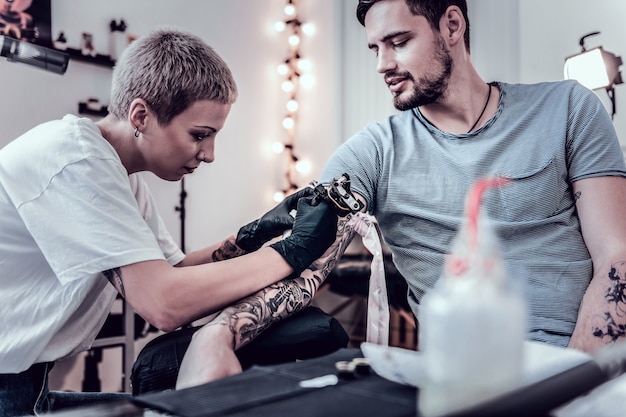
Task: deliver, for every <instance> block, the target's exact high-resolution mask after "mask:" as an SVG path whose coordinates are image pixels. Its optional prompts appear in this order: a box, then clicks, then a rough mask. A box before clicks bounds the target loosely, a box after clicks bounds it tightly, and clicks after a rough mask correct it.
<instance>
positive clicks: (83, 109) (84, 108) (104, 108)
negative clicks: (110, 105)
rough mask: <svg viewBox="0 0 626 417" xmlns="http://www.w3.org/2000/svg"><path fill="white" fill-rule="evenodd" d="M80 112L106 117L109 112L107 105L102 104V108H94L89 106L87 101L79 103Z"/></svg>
mask: <svg viewBox="0 0 626 417" xmlns="http://www.w3.org/2000/svg"><path fill="white" fill-rule="evenodd" d="M78 113H79V114H85V115H90V116H97V117H105V116H106V115H107V114H109V112H108V110H107V106H101V107H100V110H93V109H90V108H88V107H87V103H78Z"/></svg>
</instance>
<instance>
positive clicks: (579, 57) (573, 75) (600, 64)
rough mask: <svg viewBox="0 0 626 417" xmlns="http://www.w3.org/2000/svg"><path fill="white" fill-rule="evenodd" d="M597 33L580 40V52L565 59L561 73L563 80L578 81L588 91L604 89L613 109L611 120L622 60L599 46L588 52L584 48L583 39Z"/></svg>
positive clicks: (613, 112)
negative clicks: (615, 87)
mask: <svg viewBox="0 0 626 417" xmlns="http://www.w3.org/2000/svg"><path fill="white" fill-rule="evenodd" d="M599 33H600V32H592V33H588V34H586V35H585V36H583V37H582V38H580V41H579V45H580V47H581V48H582V51H581V52H580V53H578V54H576V55H572V56H569V57H567V58H565V67H564V70H563V72H564V76H565V79H570V80H571V79H573V80H578V81H579V82H580V83H581V84H582V85H584V86H585V87H587V88H589V89H590V90H597V89H600V88H604V89H606V91H607V94H608V95H609V98H610V99H611V105H612V107H613V109H612V112H611V118H613V116H615V89H614V86H615V85H617V84H622V83H623V80H622V75H621V73H620V71H619V67H620V66H621V65H622V58H621V57H618V56H615V54H612V53H611V52H607V51H605V50H604V49H603V48H602V47H601V46H599V47H596V48H593V49H590V50H587V49H586V48H585V39H586V38H588V37H589V36H594V35H598V34H599Z"/></svg>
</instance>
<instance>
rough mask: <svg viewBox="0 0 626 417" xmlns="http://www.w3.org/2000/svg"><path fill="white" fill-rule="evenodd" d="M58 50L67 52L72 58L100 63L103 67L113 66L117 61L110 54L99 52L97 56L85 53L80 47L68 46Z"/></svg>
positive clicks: (90, 62)
mask: <svg viewBox="0 0 626 417" xmlns="http://www.w3.org/2000/svg"><path fill="white" fill-rule="evenodd" d="M57 51H61V52H65V53H67V54H68V55H69V56H70V59H73V60H76V61H80V62H85V63H88V64H93V65H99V66H101V67H107V68H113V66H114V65H115V61H114V60H112V59H111V57H110V56H109V55H102V54H97V55H96V56H91V55H83V53H82V52H81V51H80V50H79V49H74V48H67V49H65V50H63V49H57Z"/></svg>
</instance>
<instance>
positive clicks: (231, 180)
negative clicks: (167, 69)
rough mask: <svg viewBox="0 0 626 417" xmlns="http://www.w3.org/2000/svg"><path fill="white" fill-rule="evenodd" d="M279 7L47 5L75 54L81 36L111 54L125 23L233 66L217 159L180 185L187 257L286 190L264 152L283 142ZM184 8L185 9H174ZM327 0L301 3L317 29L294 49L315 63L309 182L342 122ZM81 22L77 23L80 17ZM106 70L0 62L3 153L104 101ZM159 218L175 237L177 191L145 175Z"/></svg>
mask: <svg viewBox="0 0 626 417" xmlns="http://www.w3.org/2000/svg"><path fill="white" fill-rule="evenodd" d="M286 3H287V2H286V1H285V0H263V1H255V0H228V1H224V0H186V1H185V2H172V1H169V0H133V1H130V2H129V1H126V0H107V1H102V0H83V1H78V2H77V1H74V0H54V1H53V2H52V32H53V36H56V35H57V34H58V32H59V31H61V30H63V31H64V32H65V34H66V37H67V38H68V43H69V45H70V46H75V47H77V46H78V44H79V39H80V34H81V32H83V31H86V32H91V33H93V34H94V43H95V47H96V50H97V51H98V52H100V53H103V54H106V53H108V52H107V51H108V42H107V40H108V24H109V22H110V20H111V19H119V18H124V19H125V21H126V23H127V25H128V30H127V33H131V34H135V35H141V34H144V33H146V32H147V31H149V30H150V29H151V28H153V27H155V26H159V25H163V24H171V25H176V26H179V27H182V28H184V29H187V30H190V31H192V32H194V33H196V34H197V35H199V36H201V37H202V38H203V39H205V40H206V41H207V42H208V43H209V44H211V45H212V46H213V47H214V48H215V49H216V50H217V51H218V53H220V55H221V56H222V57H223V58H224V59H225V60H226V61H227V62H228V64H229V65H230V67H231V69H232V71H233V73H234V76H235V78H236V80H237V82H238V86H239V90H240V96H239V99H238V102H237V103H236V104H235V105H234V106H233V109H232V111H231V114H230V116H229V119H228V121H227V124H226V126H225V128H224V130H223V131H222V133H220V135H219V136H218V141H217V145H216V161H215V162H214V163H213V164H211V165H205V166H203V167H202V168H201V169H200V170H198V171H197V172H196V173H194V175H193V176H188V178H187V179H186V188H187V191H188V193H189V196H188V198H187V225H188V226H187V239H186V244H187V245H186V246H187V250H193V249H197V248H199V247H202V246H205V245H207V244H209V243H213V242H215V241H217V240H218V239H221V238H223V237H226V236H227V235H229V234H231V233H234V232H236V231H237V229H238V227H239V226H241V225H243V224H245V223H246V222H248V221H250V220H252V219H254V218H256V217H257V216H259V215H260V214H262V213H263V212H265V211H266V210H267V209H269V208H270V207H271V206H272V205H273V204H274V202H273V201H272V194H273V192H274V191H275V190H278V189H281V188H282V187H284V186H285V183H284V182H283V181H284V172H285V162H286V160H285V159H284V157H280V156H276V155H274V154H272V153H270V151H269V145H270V144H271V143H272V142H274V141H276V140H281V139H284V138H285V132H284V129H283V128H282V126H281V121H282V117H283V116H284V115H285V110H284V108H285V107H284V106H285V103H286V94H285V93H283V92H282V91H281V89H280V83H281V82H282V79H281V78H280V77H279V76H278V75H277V73H276V71H275V68H276V66H277V65H278V64H279V63H280V62H282V61H283V60H284V59H286V58H287V57H288V51H289V49H288V44H287V39H286V35H285V34H284V33H283V34H279V33H277V32H275V31H274V29H273V24H274V22H275V21H277V20H282V19H283V18H284V15H283V12H282V10H283V7H284V5H285V4H286ZM181 5H184V7H181ZM337 6H338V3H337V2H335V1H333V0H301V1H300V2H299V11H300V19H301V20H302V21H304V22H310V23H314V24H316V25H317V28H318V30H317V32H316V33H315V35H313V36H312V37H305V38H303V41H302V46H301V52H302V56H303V57H305V58H310V59H311V60H312V62H313V70H312V72H313V75H314V77H315V78H316V80H317V84H316V88H314V89H312V90H308V91H307V90H301V91H300V94H299V99H300V102H301V106H300V111H299V127H298V137H297V142H296V152H297V154H298V156H299V157H301V158H308V159H310V160H311V161H312V163H313V172H311V173H310V174H309V175H308V176H307V177H303V178H301V180H300V185H306V184H307V183H308V182H309V181H311V180H313V179H316V178H317V177H318V176H319V174H320V170H321V168H322V165H323V163H324V162H325V160H326V159H327V158H328V156H329V154H330V152H331V151H332V149H333V148H334V144H335V140H336V136H337V131H336V126H337V120H338V118H339V112H338V105H337V101H336V100H335V95H336V91H337V81H336V80H337V77H336V75H335V71H336V69H335V68H336V59H335V58H336V57H337V53H336V50H337V48H338V47H339V43H338V42H336V41H335V40H336V39H335V36H336V29H335V27H336V26H335V16H336V13H335V12H334V10H335V8H336V7H337ZM77 16H80V18H77ZM110 73H111V71H110V69H108V68H102V67H97V66H93V65H91V64H85V63H82V62H78V61H71V62H70V65H69V68H68V70H67V73H66V75H65V76H59V75H56V74H50V73H46V72H44V71H41V70H38V69H33V68H31V67H27V66H24V65H16V64H12V63H9V62H7V61H5V60H4V59H2V60H0V75H1V76H2V78H3V79H4V80H5V82H4V85H3V88H2V98H3V100H2V105H1V106H0V107H1V109H2V111H0V126H2V130H1V133H0V147H1V146H3V145H4V144H6V143H8V142H9V141H10V140H11V139H13V138H14V137H16V136H18V135H19V134H20V133H22V132H24V131H25V130H27V129H28V128H30V127H32V126H33V125H35V124H37V123H40V122H43V121H46V120H49V119H53V118H58V117H62V116H63V115H64V114H66V113H75V112H77V106H78V104H77V103H78V102H79V101H85V99H86V98H88V97H97V98H99V99H100V101H101V102H102V103H104V104H108V91H109V88H110ZM149 181H150V185H151V188H152V190H153V193H154V194H155V197H156V198H157V200H158V204H159V205H160V208H161V213H162V215H163V217H164V219H165V221H166V223H167V225H168V227H169V228H170V230H171V232H172V234H173V236H174V237H176V238H178V236H179V219H178V213H177V212H175V211H174V207H175V206H176V205H178V201H179V196H178V192H179V184H178V183H166V182H164V181H161V180H158V179H156V178H155V177H151V178H149Z"/></svg>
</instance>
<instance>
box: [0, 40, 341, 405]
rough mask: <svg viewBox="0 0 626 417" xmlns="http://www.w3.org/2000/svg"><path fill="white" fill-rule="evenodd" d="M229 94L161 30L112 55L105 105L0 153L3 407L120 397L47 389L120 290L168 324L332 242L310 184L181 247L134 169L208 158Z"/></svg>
mask: <svg viewBox="0 0 626 417" xmlns="http://www.w3.org/2000/svg"><path fill="white" fill-rule="evenodd" d="M164 69H165V70H164ZM236 97H237V88H236V85H235V81H234V79H233V77H232V75H231V72H230V70H229V68H228V66H227V65H226V63H225V62H224V61H223V60H222V59H221V58H220V57H219V56H218V55H217V54H216V53H215V51H214V50H213V49H212V48H211V47H210V46H208V45H207V44H206V43H204V42H203V41H202V40H201V39H200V38H198V37H196V36H194V35H192V34H189V33H186V32H183V31H180V30H177V29H173V28H162V29H158V30H155V31H153V32H152V33H150V34H148V35H146V36H144V37H141V38H139V39H138V40H136V41H134V42H133V43H132V44H131V45H130V46H129V47H128V48H126V50H125V51H124V53H123V54H122V56H121V57H120V59H119V60H118V62H117V64H116V66H115V68H114V70H113V82H112V91H111V102H110V103H111V104H110V106H109V115H107V116H106V117H105V118H103V119H102V120H100V121H98V122H95V123H94V122H93V121H91V120H90V119H87V118H79V117H76V116H73V115H68V116H65V117H64V118H63V119H62V120H55V121H50V122H47V123H44V124H41V125H39V126H37V127H34V128H33V129H32V130H30V131H28V132H26V133H24V134H23V135H22V136H20V137H18V138H17V139H15V140H14V141H12V142H11V143H9V144H8V145H7V146H5V147H4V148H3V149H1V150H0V222H1V223H2V225H1V226H0V268H1V271H2V272H1V273H0V288H2V290H1V291H0V316H1V317H2V323H3V324H2V325H1V326H0V415H3V416H14V415H26V414H37V413H42V412H48V411H53V410H57V409H61V408H64V407H67V406H75V405H78V404H85V403H94V402H102V401H109V400H116V399H119V396H118V395H115V394H114V393H111V394H107V393H61V392H51V391H49V389H48V373H49V371H50V369H51V367H52V366H53V364H54V362H55V361H57V360H59V359H62V358H65V357H68V356H70V355H74V354H76V353H78V352H81V351H84V350H87V349H89V347H90V345H91V343H92V342H93V340H94V338H95V337H96V335H97V334H98V332H99V330H100V328H101V327H102V325H103V323H104V321H105V319H106V317H107V315H108V314H109V312H110V309H111V306H112V304H113V302H114V300H115V298H116V296H117V294H118V293H119V294H121V295H122V296H123V297H124V298H125V299H126V301H128V303H130V305H131V306H132V307H133V309H134V310H135V311H136V312H137V313H138V314H140V315H141V316H142V317H143V318H145V319H146V320H147V321H148V322H150V323H151V324H152V325H154V326H155V327H157V328H159V329H161V330H164V331H171V330H174V329H176V328H178V327H180V326H181V325H184V324H187V323H190V322H192V321H194V320H196V319H198V318H200V317H204V316H206V315H208V314H210V313H213V312H216V311H219V310H220V309H222V308H224V307H225V306H228V305H230V304H232V303H233V302H236V301H237V300H240V299H241V298H243V297H245V296H247V295H249V294H252V293H255V292H256V291H259V290H261V289H263V288H265V287H267V286H269V285H272V284H274V283H276V282H278V281H280V280H282V279H284V278H287V277H290V276H300V274H301V273H302V272H303V270H304V269H305V268H306V267H307V266H308V265H309V264H311V263H312V262H313V261H315V260H316V259H317V258H319V257H320V256H321V255H322V254H323V253H324V251H325V250H326V249H327V248H328V247H329V246H330V245H331V244H332V242H333V241H334V240H335V237H336V224H337V221H336V215H335V214H334V212H333V211H332V209H331V208H330V207H329V206H328V205H327V204H326V203H321V204H317V205H313V204H311V199H310V198H309V196H310V194H311V190H310V189H304V190H301V191H300V192H298V193H296V194H293V195H292V196H290V197H289V198H287V199H286V200H285V201H284V202H283V203H282V204H281V205H280V206H278V207H277V208H275V209H273V210H271V211H270V212H269V213H267V214H266V215H264V216H263V217H261V218H260V219H259V220H258V221H255V222H253V223H251V224H250V225H247V226H245V227H243V228H242V229H241V231H240V233H239V234H240V239H239V240H240V243H239V244H240V245H241V247H240V246H238V245H237V244H236V243H235V240H236V236H235V235H233V236H231V237H229V238H228V239H226V240H225V241H223V242H219V243H217V244H215V245H213V246H210V247H207V248H205V249H202V250H198V251H196V252H192V253H189V254H183V253H182V252H181V251H180V249H179V248H178V246H177V245H176V244H175V242H174V241H173V239H172V238H171V236H170V234H169V233H168V232H167V230H165V228H164V225H163V222H162V220H161V218H160V217H159V215H158V213H157V211H156V207H155V203H154V201H153V198H152V197H151V195H150V192H149V190H148V189H147V186H146V184H145V183H144V181H143V180H142V179H141V177H140V176H139V173H140V172H142V171H150V172H152V173H154V174H155V175H157V176H158V177H160V178H162V179H164V180H166V181H177V180H180V179H181V178H182V177H183V176H184V175H188V174H191V173H193V172H194V170H196V169H197V168H198V167H199V166H200V165H201V164H202V163H211V162H212V161H213V160H214V146H215V140H216V136H217V134H218V133H219V132H220V130H221V129H222V127H223V126H224V123H225V121H226V118H227V116H228V114H229V112H230V110H231V105H232V104H233V103H234V102H235V99H236ZM296 208H297V216H296V218H295V221H294V219H293V218H292V217H291V216H290V215H289V212H290V211H291V210H292V209H296ZM286 229H293V231H292V234H291V235H290V236H289V237H287V238H285V239H283V240H280V241H278V242H276V243H274V244H272V245H271V246H268V247H263V248H260V246H261V244H262V243H264V242H265V241H267V240H269V239H271V238H272V237H275V236H279V235H281V234H282V232H283V231H284V230H286ZM244 249H245V251H244ZM256 249H258V250H256ZM246 251H247V252H250V253H249V254H246V255H244V253H245V252H246ZM240 255H244V256H240ZM230 258H232V259H230ZM216 261H220V262H216Z"/></svg>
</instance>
